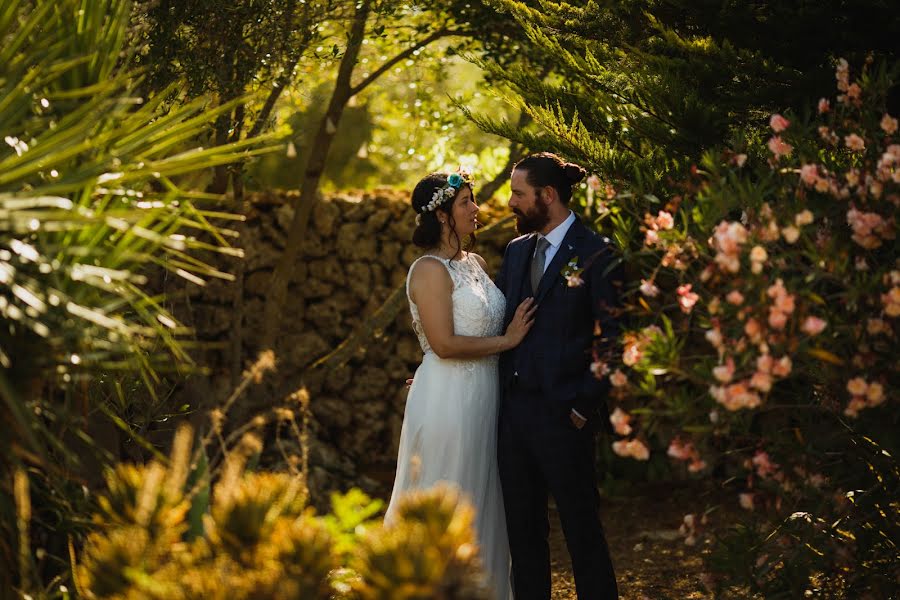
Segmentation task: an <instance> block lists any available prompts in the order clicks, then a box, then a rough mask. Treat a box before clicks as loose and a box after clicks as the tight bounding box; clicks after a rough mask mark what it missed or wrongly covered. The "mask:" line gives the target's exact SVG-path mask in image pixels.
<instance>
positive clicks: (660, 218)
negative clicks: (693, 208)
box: [656, 210, 675, 229]
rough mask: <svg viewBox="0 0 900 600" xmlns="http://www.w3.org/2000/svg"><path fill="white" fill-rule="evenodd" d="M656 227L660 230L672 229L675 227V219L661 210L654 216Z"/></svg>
mask: <svg viewBox="0 0 900 600" xmlns="http://www.w3.org/2000/svg"><path fill="white" fill-rule="evenodd" d="M656 225H657V226H658V227H659V228H660V229H672V227H674V226H675V219H674V217H672V214H671V213H668V212H666V211H664V210H661V211H659V214H658V215H657V216H656Z"/></svg>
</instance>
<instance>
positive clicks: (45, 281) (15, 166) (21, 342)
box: [0, 0, 275, 587]
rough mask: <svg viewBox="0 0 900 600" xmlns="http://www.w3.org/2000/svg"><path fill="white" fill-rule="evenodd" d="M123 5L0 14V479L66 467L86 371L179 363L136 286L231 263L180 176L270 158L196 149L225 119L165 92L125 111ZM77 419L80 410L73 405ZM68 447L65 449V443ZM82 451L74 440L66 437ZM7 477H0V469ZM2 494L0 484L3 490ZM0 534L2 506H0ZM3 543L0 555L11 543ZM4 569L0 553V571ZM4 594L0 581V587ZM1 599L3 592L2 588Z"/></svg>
mask: <svg viewBox="0 0 900 600" xmlns="http://www.w3.org/2000/svg"><path fill="white" fill-rule="evenodd" d="M132 18H133V11H132V3H131V2H130V1H129V0H6V1H4V2H3V3H2V4H0V138H2V143H0V320H2V325H3V326H2V327H0V396H2V403H0V424H2V427H3V431H4V433H5V435H3V436H2V441H0V464H2V465H3V466H5V467H9V466H10V465H11V464H12V463H15V464H20V463H29V464H31V465H37V466H41V467H42V468H45V469H52V468H53V466H52V465H54V464H60V463H65V462H66V461H68V460H75V459H76V457H73V456H71V455H72V454H73V453H72V452H70V451H68V450H67V447H66V445H65V442H63V438H62V437H60V435H59V434H60V431H62V430H64V429H66V427H67V425H68V423H67V420H66V417H65V415H66V413H67V410H70V409H71V407H69V408H68V409H67V408H66V407H67V405H68V403H70V402H71V399H72V395H71V394H72V392H71V391H72V390H73V389H76V390H77V388H76V387H75V386H74V385H73V384H77V383H78V382H79V381H85V380H86V379H87V377H88V376H90V375H92V374H97V373H99V372H110V371H116V370H119V371H124V372H133V373H135V374H137V375H138V376H139V377H140V378H141V379H143V381H144V382H145V383H146V384H147V388H148V389H149V390H151V391H152V388H153V384H154V382H155V381H157V380H158V373H159V372H161V371H162V370H165V369H176V368H178V367H179V366H181V365H185V364H189V363H190V358H189V356H188V354H187V352H186V349H185V348H186V346H185V344H184V343H183V341H184V340H185V334H186V333H188V331H187V329H186V328H185V327H183V326H181V325H180V324H179V323H178V322H177V321H176V319H175V318H174V317H173V315H172V314H170V313H169V312H168V311H167V310H166V309H165V307H164V305H163V298H162V297H160V296H159V295H157V294H156V293H154V292H152V291H149V290H148V289H147V286H146V285H145V283H146V282H147V280H148V275H150V274H151V273H152V272H153V271H154V270H158V271H164V272H165V273H167V274H170V275H172V276H175V277H182V278H184V279H187V280H188V281H190V282H192V283H194V284H197V285H203V283H204V281H205V280H206V279H207V278H210V277H219V278H226V279H227V278H229V276H228V275H227V274H226V273H222V272H220V271H219V270H217V269H216V268H214V267H212V266H210V265H209V264H207V262H204V260H203V258H202V257H203V255H204V254H208V253H225V254H229V255H234V256H240V254H241V252H240V250H239V249H237V248H234V247H233V246H232V245H231V243H229V241H228V238H229V235H230V234H232V232H231V231H229V230H228V229H225V228H223V227H222V226H221V225H217V224H216V223H222V222H223V221H225V220H228V219H237V218H238V217H236V216H234V215H231V214H229V213H228V212H227V208H226V209H223V208H222V207H220V206H217V203H219V202H221V200H222V199H221V198H220V197H217V196H211V195H208V194H202V193H196V192H191V191H186V190H184V189H182V187H181V182H182V181H183V178H184V176H185V175H187V174H190V173H195V172H198V171H202V170H205V169H209V168H210V167H212V166H215V165H220V164H229V163H235V162H239V161H243V160H246V159H247V158H248V157H251V156H254V155H256V154H260V153H263V152H267V151H270V150H271V149H273V148H274V147H275V146H274V139H273V137H272V136H265V135H264V136H260V137H258V138H255V139H253V140H250V141H245V142H238V143H235V144H230V145H227V146H219V147H212V148H202V147H196V145H197V143H198V142H197V140H199V139H203V138H204V134H205V133H206V132H208V130H209V126H210V123H211V122H212V121H214V120H215V118H216V117H217V116H218V115H219V114H220V113H222V112H224V111H228V110H230V109H231V108H233V107H232V106H230V105H223V106H219V107H217V108H215V109H212V110H208V105H209V102H208V99H206V98H196V99H190V98H185V97H184V96H183V94H182V93H181V91H180V88H179V86H173V87H171V88H170V89H168V90H166V91H165V93H161V94H158V95H156V96H153V97H148V98H140V97H138V96H137V95H136V93H135V89H136V86H137V84H138V83H139V82H140V79H141V73H140V72H138V71H135V70H134V69H133V68H131V66H130V65H132V64H134V63H133V61H132V60H131V58H132V56H133V53H134V52H135V49H133V48H130V47H129V44H128V40H129V27H130V24H131V20H132ZM82 400H83V403H82V404H81V405H80V406H79V407H78V408H79V410H78V412H79V413H81V414H82V415H85V414H88V413H89V410H90V408H92V407H89V406H87V404H86V400H84V399H83V394H82ZM75 435H76V436H80V434H78V433H77V432H76V434H75ZM81 437H82V438H83V437H84V436H81ZM4 471H5V472H9V471H10V469H4ZM7 485H8V482H7V481H5V480H3V481H0V486H2V487H6V486H7ZM0 498H2V500H0V516H2V521H0V529H3V528H7V527H9V524H10V523H11V522H12V520H11V519H10V518H9V515H11V514H12V511H13V507H12V506H11V503H10V501H9V500H8V499H7V498H8V495H7V494H0ZM7 533H11V531H10V532H7V531H3V533H2V535H0V540H9V539H13V536H11V535H6V534H7ZM12 555H13V550H12V548H11V547H10V546H9V545H7V542H0V563H2V564H12V562H13V561H10V560H6V559H7V558H10V557H11V556H12ZM4 583H10V584H11V583H12V581H11V580H10V578H9V576H8V574H5V575H4V574H0V585H2V584H4ZM3 587H6V586H5V585H4V586H3Z"/></svg>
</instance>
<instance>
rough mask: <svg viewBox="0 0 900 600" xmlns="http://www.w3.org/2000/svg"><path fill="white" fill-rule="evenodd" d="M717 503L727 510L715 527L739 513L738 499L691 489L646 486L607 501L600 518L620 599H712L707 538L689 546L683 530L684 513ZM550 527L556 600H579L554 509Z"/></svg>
mask: <svg viewBox="0 0 900 600" xmlns="http://www.w3.org/2000/svg"><path fill="white" fill-rule="evenodd" d="M729 500H731V502H729ZM715 502H722V509H721V510H720V511H718V512H717V513H716V516H714V517H713V518H712V520H711V523H710V526H711V527H712V526H714V525H715V524H716V523H723V522H726V518H723V517H725V515H727V514H729V513H735V512H737V511H739V510H740V509H739V508H737V507H736V504H737V499H736V498H735V499H730V498H729V497H723V496H721V494H715V493H713V492H710V491H709V490H708V489H701V488H698V487H692V486H679V487H677V488H675V489H673V488H671V487H668V486H664V485H652V486H651V485H647V486H641V487H639V488H635V489H634V490H633V492H631V493H629V494H628V495H627V496H616V497H613V498H608V499H605V500H604V503H603V507H602V512H601V517H602V521H603V526H604V528H605V529H606V537H607V542H608V543H609V546H610V552H611V555H612V558H613V565H614V567H615V570H616V579H617V581H618V584H619V596H620V598H621V600H676V599H677V600H701V599H704V600H705V599H708V598H712V595H711V594H710V593H709V592H707V591H706V588H705V587H704V586H703V584H702V583H701V581H700V575H701V574H702V573H703V555H704V554H705V553H707V552H708V547H709V546H708V544H706V543H705V540H704V536H702V535H701V536H698V539H697V542H696V544H695V545H693V546H688V545H686V544H685V543H684V537H683V536H681V535H680V534H679V533H678V528H679V527H680V525H681V523H682V520H683V517H684V515H685V513H687V512H690V511H691V510H696V509H698V508H699V509H701V510H702V509H703V508H705V507H706V505H707V504H712V503H715ZM732 505H733V506H732ZM550 522H551V534H550V536H551V538H550V551H551V562H552V569H553V594H552V598H553V600H570V599H571V600H575V598H576V595H575V580H574V579H573V577H572V569H571V564H570V562H569V555H568V552H567V551H566V544H565V539H564V538H563V535H562V531H561V529H560V527H559V521H558V518H557V516H556V512H555V510H551V521H550ZM707 532H708V530H707Z"/></svg>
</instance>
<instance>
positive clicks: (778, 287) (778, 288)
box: [766, 277, 787, 298]
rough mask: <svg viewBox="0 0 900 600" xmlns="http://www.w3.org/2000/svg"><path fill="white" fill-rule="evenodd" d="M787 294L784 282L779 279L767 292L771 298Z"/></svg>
mask: <svg viewBox="0 0 900 600" xmlns="http://www.w3.org/2000/svg"><path fill="white" fill-rule="evenodd" d="M786 293H787V288H785V287H784V281H783V280H782V279H781V277H779V278H778V279H776V280H775V283H773V284H772V285H770V286H769V288H768V289H767V290H766V295H767V296H768V297H769V298H777V297H778V296H781V295H783V294H786Z"/></svg>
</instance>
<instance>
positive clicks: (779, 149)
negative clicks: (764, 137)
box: [769, 135, 794, 158]
mask: <svg viewBox="0 0 900 600" xmlns="http://www.w3.org/2000/svg"><path fill="white" fill-rule="evenodd" d="M793 151H794V147H793V146H791V145H790V144H788V143H787V142H785V141H784V140H783V139H781V136H778V135H774V136H772V139H770V140H769V152H771V153H772V154H774V155H775V157H776V158H779V157H781V156H789V155H790V154H791V152H793Z"/></svg>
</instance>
